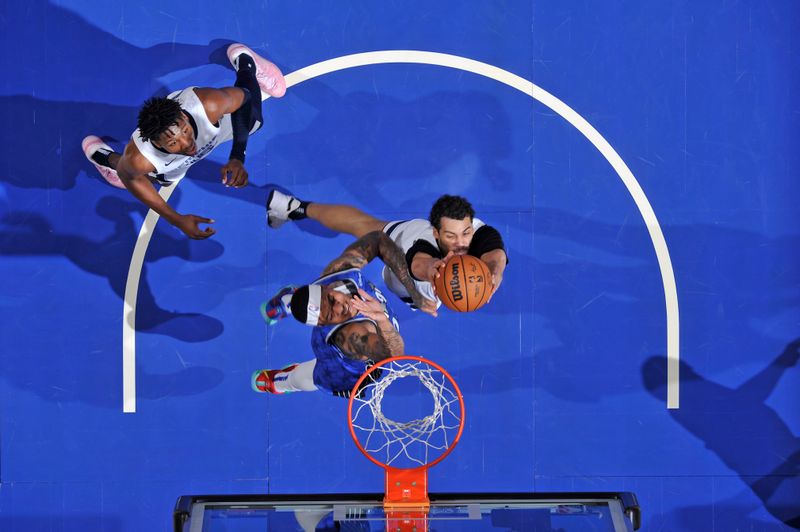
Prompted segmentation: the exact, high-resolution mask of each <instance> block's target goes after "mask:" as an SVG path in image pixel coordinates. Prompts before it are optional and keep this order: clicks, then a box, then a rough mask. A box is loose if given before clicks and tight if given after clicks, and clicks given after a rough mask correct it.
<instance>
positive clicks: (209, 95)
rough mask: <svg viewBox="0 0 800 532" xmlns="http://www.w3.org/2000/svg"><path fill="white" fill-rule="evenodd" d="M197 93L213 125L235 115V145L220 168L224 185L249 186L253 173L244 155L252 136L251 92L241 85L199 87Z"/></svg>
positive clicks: (232, 122) (233, 121)
mask: <svg viewBox="0 0 800 532" xmlns="http://www.w3.org/2000/svg"><path fill="white" fill-rule="evenodd" d="M195 93H196V94H197V97H198V98H199V99H200V101H201V102H203V108H204V109H205V111H206V116H208V119H209V120H210V121H211V123H212V124H216V123H217V122H218V121H219V120H220V119H221V118H222V117H223V116H225V115H231V128H232V129H233V146H232V147H231V154H230V156H229V158H228V162H227V163H226V164H225V165H224V166H223V167H222V169H221V170H220V172H221V175H222V184H223V185H225V186H228V187H235V188H239V187H243V186H245V185H247V180H248V177H249V176H248V173H247V170H246V169H245V167H244V158H245V150H246V149H247V140H248V138H249V136H250V118H251V108H250V103H249V102H250V98H251V95H250V92H249V91H248V90H247V89H243V88H239V87H224V88H222V89H214V88H208V87H204V88H201V89H195ZM258 97H259V98H260V97H261V95H260V94H259V95H258Z"/></svg>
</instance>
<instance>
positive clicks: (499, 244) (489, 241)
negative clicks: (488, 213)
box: [469, 225, 508, 262]
mask: <svg viewBox="0 0 800 532" xmlns="http://www.w3.org/2000/svg"><path fill="white" fill-rule="evenodd" d="M495 249H502V250H503V253H505V251H506V247H505V244H503V237H502V236H500V233H499V232H498V231H497V229H495V228H494V227H492V226H491V225H484V226H482V227H480V228H479V229H478V230H477V231H475V235H473V237H472V242H470V244H469V254H470V255H472V256H473V257H478V258H480V256H481V255H483V254H484V253H487V252H489V251H494V250H495ZM506 262H508V253H506Z"/></svg>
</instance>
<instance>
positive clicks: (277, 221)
mask: <svg viewBox="0 0 800 532" xmlns="http://www.w3.org/2000/svg"><path fill="white" fill-rule="evenodd" d="M304 218H310V219H312V220H316V221H317V222H319V223H321V224H322V225H324V226H325V227H327V228H328V229H330V230H331V231H336V232H337V233H348V234H351V235H353V236H354V237H356V238H360V237H362V236H364V235H365V234H367V233H371V232H372V231H382V230H383V228H384V226H385V225H386V221H385V220H380V219H378V218H375V217H374V216H372V215H370V214H367V213H365V212H364V211H362V210H361V209H357V208H356V207H352V206H350V205H335V204H331V203H317V202H310V201H302V200H300V199H298V198H296V197H294V196H290V195H288V194H283V193H282V192H280V191H279V190H272V191H271V192H270V193H269V197H268V199H267V223H268V224H269V226H270V227H272V228H278V227H280V226H281V225H283V224H284V223H286V222H287V221H288V220H302V219H304Z"/></svg>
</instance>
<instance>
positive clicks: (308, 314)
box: [290, 281, 358, 326]
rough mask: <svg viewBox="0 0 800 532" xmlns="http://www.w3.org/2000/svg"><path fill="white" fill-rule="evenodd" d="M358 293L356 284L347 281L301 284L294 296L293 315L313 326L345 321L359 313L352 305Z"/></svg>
mask: <svg viewBox="0 0 800 532" xmlns="http://www.w3.org/2000/svg"><path fill="white" fill-rule="evenodd" d="M357 293H358V290H357V289H356V288H355V285H353V284H352V283H349V282H347V281H337V282H334V283H331V284H327V285H318V284H311V285H305V286H301V287H300V288H298V289H297V291H296V292H295V293H294V295H293V296H292V302H291V304H290V308H291V310H292V316H294V317H295V319H296V320H297V321H299V322H300V323H305V324H306V325H311V326H317V325H335V324H337V323H343V322H345V321H347V320H349V319H350V318H353V317H355V315H356V314H358V310H356V309H355V308H354V307H353V305H352V301H353V297H354V295H355V294H357Z"/></svg>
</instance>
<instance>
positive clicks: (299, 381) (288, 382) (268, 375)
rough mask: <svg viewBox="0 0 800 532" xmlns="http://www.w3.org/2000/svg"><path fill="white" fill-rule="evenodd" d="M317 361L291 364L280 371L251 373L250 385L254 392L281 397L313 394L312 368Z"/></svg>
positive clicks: (314, 388)
mask: <svg viewBox="0 0 800 532" xmlns="http://www.w3.org/2000/svg"><path fill="white" fill-rule="evenodd" d="M316 365H317V359H313V360H309V361H307V362H303V363H302V364H292V365H290V366H286V367H285V368H281V369H262V370H259V371H256V372H254V373H253V376H252V377H251V380H250V384H251V386H252V388H253V390H254V391H256V392H260V393H272V394H277V395H281V394H284V393H292V392H313V391H316V390H317V387H316V385H315V384H314V366H316Z"/></svg>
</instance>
